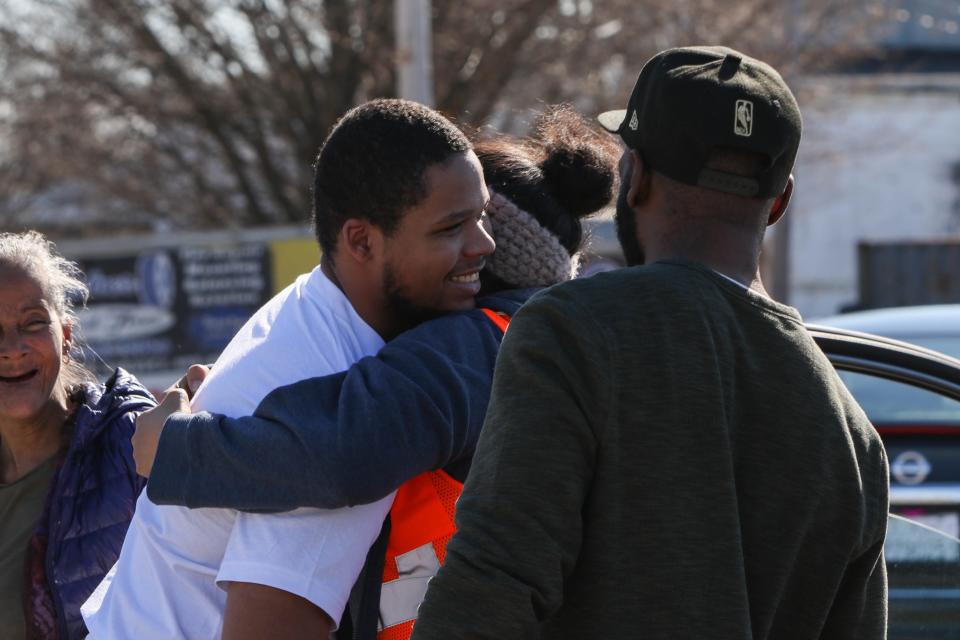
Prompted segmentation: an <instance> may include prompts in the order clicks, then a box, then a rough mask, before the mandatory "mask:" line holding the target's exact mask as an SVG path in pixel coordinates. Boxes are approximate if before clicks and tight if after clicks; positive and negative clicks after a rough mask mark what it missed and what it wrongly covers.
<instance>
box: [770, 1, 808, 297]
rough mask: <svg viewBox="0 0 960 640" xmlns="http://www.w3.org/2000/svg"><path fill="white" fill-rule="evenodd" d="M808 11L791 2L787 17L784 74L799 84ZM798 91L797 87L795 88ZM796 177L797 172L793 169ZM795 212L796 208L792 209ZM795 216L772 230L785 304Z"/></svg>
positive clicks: (777, 287)
mask: <svg viewBox="0 0 960 640" xmlns="http://www.w3.org/2000/svg"><path fill="white" fill-rule="evenodd" d="M805 9H806V6H805V3H804V0H790V4H789V7H788V9H787V11H788V18H787V35H788V37H787V46H788V47H789V51H790V53H791V56H790V60H789V62H787V63H786V64H785V65H784V69H782V71H783V75H784V77H785V78H787V79H788V81H791V82H792V83H794V84H795V83H797V82H798V81H799V77H800V74H801V65H800V44H801V43H800V32H801V30H800V22H801V20H803V16H804V11H805ZM795 88H796V87H795ZM793 171H794V174H796V172H797V168H796V166H794V169H793ZM793 211H794V213H795V212H796V207H794V208H793ZM792 228H793V216H792V215H790V214H789V213H788V214H787V215H785V216H783V217H782V218H780V222H778V223H777V225H776V226H775V227H774V228H773V265H772V267H773V274H774V277H773V287H772V288H771V291H770V293H771V294H772V295H773V297H774V298H775V299H776V300H778V301H779V302H782V303H784V304H790V298H791V295H790V294H791V291H790V279H791V276H792V273H791V271H792V269H791V267H792V258H793V256H792V255H791V251H790V249H791V247H790V241H791V237H790V236H791V235H792V231H791V230H792Z"/></svg>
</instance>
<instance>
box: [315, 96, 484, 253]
mask: <svg viewBox="0 0 960 640" xmlns="http://www.w3.org/2000/svg"><path fill="white" fill-rule="evenodd" d="M470 148H471V147H470V142H469V140H467V138H466V136H465V135H464V134H463V133H462V132H461V131H460V130H459V129H458V128H457V127H456V126H455V125H454V124H453V123H451V122H450V121H449V120H447V119H446V118H444V117H443V116H442V115H440V114H439V113H437V112H436V111H434V110H433V109H430V108H428V107H425V106H423V105H421V104H417V103H415V102H410V101H408V100H372V101H370V102H366V103H364V104H362V105H360V106H358V107H356V108H354V109H352V110H351V111H348V112H347V113H346V114H345V115H344V116H343V117H342V118H341V119H340V121H339V122H337V124H336V125H335V126H334V128H333V130H332V131H331V132H330V135H329V136H328V137H327V139H326V141H325V142H324V143H323V145H322V146H321V148H320V153H319V155H318V156H317V160H316V163H315V164H314V183H313V221H314V226H315V228H316V234H317V240H318V242H319V243H320V248H321V249H322V250H323V252H324V253H326V254H328V255H329V254H332V253H333V251H334V249H335V248H336V245H337V236H338V234H339V233H340V229H341V227H342V226H343V224H344V222H346V221H347V220H349V219H350V218H359V219H362V220H367V221H369V222H371V223H373V224H375V225H376V226H378V227H380V229H381V230H382V231H383V232H384V233H385V234H387V235H389V234H390V233H391V232H393V231H394V230H395V229H396V227H397V225H398V224H399V223H400V220H401V218H402V217H403V213H404V211H405V210H407V209H409V208H410V207H413V206H415V205H417V204H418V203H420V202H421V201H422V200H423V199H424V198H425V197H426V196H427V184H426V181H425V176H424V174H425V172H426V170H427V169H428V168H429V167H431V166H433V165H436V164H442V163H444V162H446V161H447V160H449V159H450V158H451V157H452V156H454V155H455V154H458V153H464V152H466V151H468V150H470Z"/></svg>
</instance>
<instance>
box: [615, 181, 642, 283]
mask: <svg viewBox="0 0 960 640" xmlns="http://www.w3.org/2000/svg"><path fill="white" fill-rule="evenodd" d="M627 187H628V185H627V184H626V183H624V184H622V185H621V186H620V194H619V195H618V196H617V213H616V215H615V216H614V222H616V224H617V240H619V241H620V248H621V249H623V257H624V258H625V259H626V261H627V266H629V267H633V266H636V265H638V264H643V263H644V262H645V258H646V256H645V255H644V251H643V247H642V246H640V240H638V239H637V219H636V214H635V213H634V212H633V209H631V208H630V206H629V205H628V204H627Z"/></svg>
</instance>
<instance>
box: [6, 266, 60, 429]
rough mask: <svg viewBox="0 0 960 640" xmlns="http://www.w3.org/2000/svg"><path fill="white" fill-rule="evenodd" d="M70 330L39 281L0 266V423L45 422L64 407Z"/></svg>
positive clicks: (24, 273)
mask: <svg viewBox="0 0 960 640" xmlns="http://www.w3.org/2000/svg"><path fill="white" fill-rule="evenodd" d="M69 342H70V326H69V325H65V324H63V322H62V319H61V317H60V315H59V314H58V313H57V310H56V307H55V305H54V304H53V303H52V302H51V301H50V300H49V297H48V296H47V295H46V293H45V292H44V290H43V287H42V285H41V283H40V282H38V281H37V279H36V278H35V277H34V276H33V275H31V274H30V273H29V272H27V271H24V270H23V269H21V268H19V267H13V266H9V265H0V421H14V422H31V421H43V420H44V416H45V415H47V414H56V413H58V412H59V410H60V409H62V408H63V407H65V405H66V394H65V392H64V389H63V385H62V384H60V374H61V371H62V368H63V362H64V355H65V354H66V353H67V352H68V351H69Z"/></svg>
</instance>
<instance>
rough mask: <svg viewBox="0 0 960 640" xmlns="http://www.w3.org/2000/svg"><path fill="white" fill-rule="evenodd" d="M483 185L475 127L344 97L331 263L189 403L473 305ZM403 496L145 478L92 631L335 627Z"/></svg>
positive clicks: (249, 332)
mask: <svg viewBox="0 0 960 640" xmlns="http://www.w3.org/2000/svg"><path fill="white" fill-rule="evenodd" d="M487 200H488V194H487V190H486V187H485V185H484V180H483V173H482V170H481V168H480V164H479V162H478V160H477V157H476V155H475V154H474V153H473V151H472V150H471V148H470V144H469V142H468V141H467V139H466V138H465V137H464V136H463V134H462V133H461V132H460V131H459V130H458V129H456V127H454V126H453V125H452V124H451V123H450V122H449V121H447V120H446V119H444V118H443V117H442V116H440V115H439V114H437V113H436V112H434V111H432V110H430V109H428V108H426V107H423V106H421V105H417V104H415V103H411V102H406V101H401V100H378V101H373V102H370V103H366V104H364V105H361V106H360V107H357V108H356V109H354V110H352V111H350V112H349V113H347V114H346V115H345V116H344V117H343V119H341V121H340V122H339V123H338V124H337V126H336V127H335V128H334V130H333V131H332V132H331V134H330V136H329V137H328V138H327V140H326V141H325V142H324V145H323V146H322V147H321V150H320V154H319V156H318V158H317V163H316V172H315V181H314V221H315V224H316V229H317V236H318V240H319V242H320V245H321V248H322V250H323V256H324V257H323V259H322V261H321V265H320V266H319V267H317V268H316V269H315V270H314V271H313V272H312V273H310V274H304V275H302V276H300V278H298V279H297V281H296V282H295V283H294V284H293V285H291V286H290V287H288V288H287V289H285V290H284V291H282V292H281V293H280V294H278V295H277V296H276V297H275V298H273V299H272V300H271V301H270V302H268V303H267V304H266V305H265V306H264V307H263V308H261V309H260V310H259V311H258V312H257V313H256V314H255V315H254V316H253V317H252V318H251V319H250V320H249V321H248V322H247V323H246V325H244V327H243V328H242V329H241V330H240V331H239V333H238V334H237V335H236V336H235V337H234V339H233V340H232V341H231V343H230V344H229V345H228V346H227V348H226V349H225V350H224V352H223V354H222V355H221V356H220V358H219V359H218V360H217V363H216V365H215V366H214V368H213V372H212V373H211V375H210V376H209V377H208V378H207V380H206V381H205V382H204V384H203V386H202V387H201V388H200V389H199V390H198V392H197V395H196V397H195V399H194V402H193V408H194V409H195V410H202V409H206V410H210V411H216V412H220V413H225V414H227V415H232V416H242V415H249V414H251V413H252V412H253V410H254V409H255V408H256V406H257V405H258V404H259V403H260V400H261V399H262V398H263V397H264V396H265V395H266V394H267V393H269V392H270V391H272V390H273V389H275V388H277V387H279V386H283V385H286V384H290V383H292V382H295V381H297V380H300V379H303V378H307V377H312V376H318V375H324V374H327V373H334V372H337V371H341V370H344V369H346V368H348V367H349V366H350V365H351V364H352V363H353V362H355V361H357V360H359V359H360V358H362V357H363V356H366V355H372V354H374V353H376V352H377V351H378V350H379V348H380V347H381V346H383V344H384V340H387V339H389V338H391V337H392V336H394V335H396V334H397V333H398V332H400V331H402V330H403V329H405V328H408V327H410V326H412V325H413V324H415V323H416V322H419V321H420V320H422V319H425V318H427V317H429V316H430V315H435V314H437V313H442V312H446V311H453V310H457V309H469V308H471V307H472V306H473V297H474V296H475V295H476V293H477V291H478V290H479V272H480V269H481V268H482V267H483V263H484V257H485V256H486V255H489V254H490V253H491V252H492V251H493V247H494V246H493V240H492V239H491V238H490V236H489V235H487V233H486V232H485V231H484V230H483V227H482V225H481V218H482V214H483V210H484V208H485V206H486V203H487ZM214 455H225V456H228V455H230V452H229V451H221V452H216V453H215V454H214ZM269 455H270V452H269V451H265V452H264V456H265V458H266V457H268V456H269ZM392 498H393V497H392V496H388V497H387V498H384V499H382V500H380V501H378V502H374V503H372V504H369V505H363V506H360V507H353V508H349V509H338V510H332V511H322V510H317V509H298V510H295V511H292V512H288V513H283V514H271V515H265V514H249V513H240V512H237V511H232V510H228V509H196V510H189V509H184V508H180V507H161V506H157V505H155V504H153V503H152V502H150V501H149V499H147V497H146V493H144V494H143V495H141V497H140V500H139V501H138V504H137V511H136V514H135V516H134V519H133V521H132V523H131V525H130V529H129V531H128V533H127V538H126V540H125V541H124V546H123V550H122V552H121V554H120V559H119V561H118V562H117V565H116V566H115V567H114V569H113V570H112V571H111V572H110V574H109V575H108V576H107V578H106V579H105V580H104V582H103V583H102V584H101V585H100V587H98V589H97V591H96V592H95V593H94V594H93V595H92V596H91V598H90V600H88V601H87V603H86V604H85V605H84V607H83V614H84V618H85V620H86V623H87V627H88V629H89V631H90V637H91V638H93V639H94V640H104V639H120V638H138V639H143V640H151V639H154V638H157V639H159V638H188V639H198V640H199V639H206V638H219V637H221V635H222V637H223V638H225V639H227V640H246V639H248V638H250V639H252V638H270V637H274V638H300V637H303V638H324V637H326V636H327V635H328V634H329V633H330V631H331V629H333V628H335V627H336V625H337V624H338V623H339V619H340V616H341V615H342V613H343V609H344V606H345V604H346V601H347V598H348V596H349V592H350V589H351V587H352V585H353V583H354V581H355V580H356V577H357V575H358V573H359V572H360V569H361V568H362V566H363V563H364V559H365V557H366V553H367V549H368V548H369V546H370V545H371V544H372V543H373V541H374V540H375V539H376V537H377V535H378V534H379V532H380V527H381V524H382V522H383V518H384V517H385V515H386V513H387V511H388V510H389V508H390V504H391V502H392Z"/></svg>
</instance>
